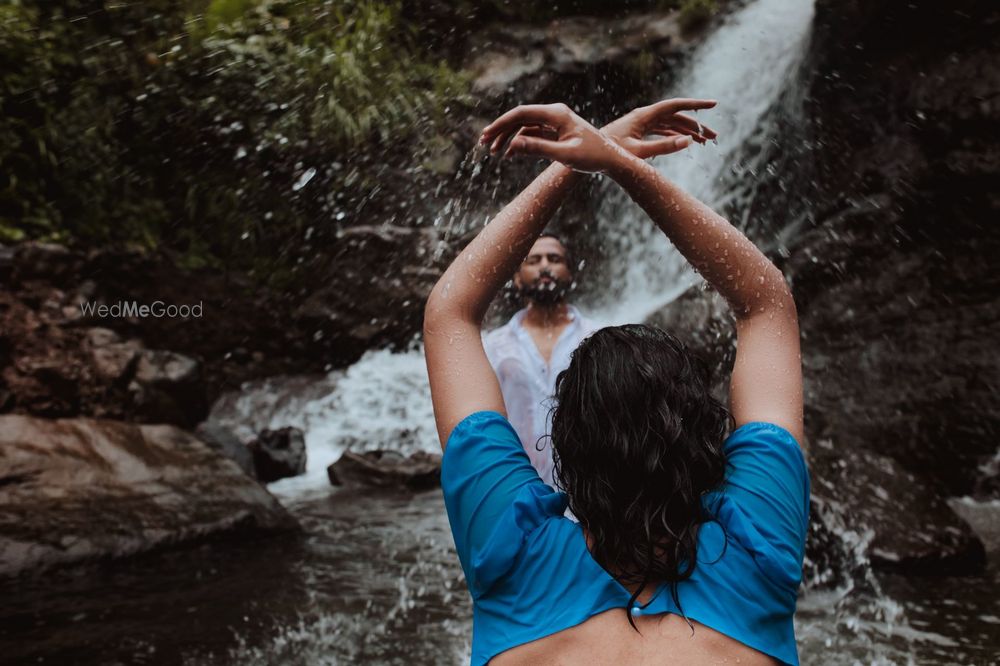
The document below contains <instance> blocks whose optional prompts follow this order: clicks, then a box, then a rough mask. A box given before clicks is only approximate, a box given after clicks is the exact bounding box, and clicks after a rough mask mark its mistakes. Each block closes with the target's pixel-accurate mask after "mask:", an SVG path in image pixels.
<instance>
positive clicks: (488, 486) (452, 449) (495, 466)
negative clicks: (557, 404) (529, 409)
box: [441, 412, 549, 584]
mask: <svg viewBox="0 0 1000 666" xmlns="http://www.w3.org/2000/svg"><path fill="white" fill-rule="evenodd" d="M535 484H537V485H538V486H539V487H540V488H538V489H533V490H541V489H544V490H546V491H548V490H549V488H548V486H546V485H545V484H544V483H543V482H542V480H541V479H540V478H539V477H538V472H536V471H535V468H534V467H532V466H531V462H530V461H529V460H528V455H527V454H526V453H525V452H524V449H523V448H522V447H521V440H520V439H518V437H517V433H516V432H514V428H513V427H511V425H510V422H509V421H507V419H506V418H504V416H503V415H501V414H499V413H497V412H475V413H474V414H470V415H469V416H467V417H466V418H465V419H463V420H462V421H461V422H460V423H459V424H458V425H457V426H455V429H454V430H453V431H452V433H451V436H450V437H449V438H448V443H447V446H446V447H445V451H444V457H443V459H442V461H441V489H442V490H443V492H444V503H445V508H446V509H447V511H448V520H449V522H450V523H451V531H452V535H453V536H454V538H455V548H456V550H457V551H458V557H459V560H461V562H462V569H463V570H464V571H465V577H466V579H467V580H468V581H469V582H470V584H471V583H472V581H473V575H472V567H473V564H474V561H473V557H474V555H475V554H477V553H482V551H483V550H484V549H485V547H486V545H487V542H488V541H489V539H490V537H491V535H492V534H493V533H494V531H495V528H496V527H497V525H498V524H500V523H502V522H504V521H502V520H501V518H502V517H503V514H504V513H505V512H506V511H507V510H508V509H509V508H510V507H511V506H512V505H513V504H514V500H515V499H516V498H517V496H518V495H519V493H520V492H521V490H522V489H525V487H526V486H532V485H535Z"/></svg>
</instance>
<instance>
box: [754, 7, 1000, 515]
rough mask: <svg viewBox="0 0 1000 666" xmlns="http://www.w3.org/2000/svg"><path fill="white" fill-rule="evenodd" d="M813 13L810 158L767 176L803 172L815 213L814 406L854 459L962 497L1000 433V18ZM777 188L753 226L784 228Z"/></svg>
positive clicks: (807, 262)
mask: <svg viewBox="0 0 1000 666" xmlns="http://www.w3.org/2000/svg"><path fill="white" fill-rule="evenodd" d="M816 12H817V13H816V21H815V26H816V29H815V35H814V40H813V44H812V50H813V54H812V58H813V63H814V73H813V75H812V77H811V78H810V79H809V80H808V81H806V82H805V83H806V85H807V90H806V95H805V97H806V100H807V101H806V105H805V108H804V111H805V114H806V118H805V120H803V121H802V122H804V123H805V124H806V125H807V127H806V132H807V133H808V135H809V144H810V145H815V149H813V150H812V151H811V152H809V153H808V154H807V155H805V156H803V158H802V159H801V160H797V161H792V162H791V163H789V164H787V165H770V166H769V170H771V171H776V172H778V173H781V172H783V171H784V172H787V173H795V174H796V175H795V177H794V181H795V185H794V187H788V186H789V185H791V184H792V183H791V181H788V182H786V183H784V186H785V187H786V189H789V190H790V192H791V194H792V197H791V198H792V199H799V200H804V201H808V202H809V203H810V204H811V206H812V207H813V214H812V217H813V220H812V221H811V222H810V223H809V224H807V225H806V228H805V229H804V231H803V233H800V234H798V237H797V239H796V240H795V242H794V243H792V244H791V246H790V247H789V261H788V265H787V267H786V268H787V272H788V273H789V274H790V275H791V277H792V278H793V280H794V287H795V295H796V302H797V303H798V304H799V312H800V319H801V323H802V328H803V334H804V346H803V352H804V354H805V356H804V358H803V360H804V361H805V362H806V364H807V370H808V371H807V385H806V391H807V393H806V398H807V403H810V404H812V405H813V407H814V408H815V409H816V410H818V411H820V412H822V413H824V414H827V415H829V414H833V413H837V412H840V413H842V414H843V417H842V418H840V419H838V420H837V422H836V423H831V424H830V428H831V431H832V432H835V433H836V438H837V441H838V442H839V443H840V445H841V446H842V447H844V448H848V449H850V450H854V449H860V448H863V447H866V446H869V445H870V444H869V443H875V442H877V447H878V453H880V454H883V455H887V456H889V457H891V458H893V459H894V460H896V461H897V462H898V463H899V464H901V465H902V466H903V467H904V468H906V469H907V470H908V471H912V472H914V473H916V474H918V476H920V477H922V478H927V479H930V480H931V481H933V482H935V483H937V484H940V485H941V486H943V487H944V489H945V492H946V493H947V494H951V495H964V494H967V493H970V492H973V491H974V489H975V485H976V483H977V479H978V471H977V468H978V466H979V464H980V463H981V461H982V460H983V459H984V458H987V457H988V456H991V455H993V454H994V452H995V451H996V433H997V432H1000V409H998V399H997V392H996V386H997V385H998V384H1000V364H998V363H997V360H996V349H995V346H996V345H995V342H994V341H995V340H997V339H1000V289H998V285H1000V283H998V277H997V276H998V272H997V270H996V257H997V255H998V253H1000V227H998V225H997V224H996V223H995V221H996V220H997V219H998V217H1000V198H998V197H997V196H996V194H995V193H996V192H997V191H998V188H1000V179H998V174H1000V104H997V102H996V98H995V91H996V90H997V89H998V88H1000V68H997V67H996V62H997V60H998V59H1000V45H998V42H997V41H996V39H995V37H996V35H995V32H996V30H995V27H996V25H997V22H998V21H1000V7H998V6H997V5H995V4H990V3H976V2H971V1H965V0H962V1H961V2H957V3H948V4H942V3H939V2H933V1H930V0H917V1H915V2H908V3H902V4H901V3H895V2H891V1H889V0H879V1H872V2H863V3H862V2H847V3H844V2H834V1H833V0H820V1H819V2H817V5H816ZM915 43H920V44H927V45H928V48H927V49H922V50H920V51H919V52H917V51H914V50H913V49H910V48H908V47H907V45H908V44H915ZM772 167H774V168H772ZM758 186H760V183H758ZM780 189H781V188H780V187H772V188H770V189H768V187H767V186H766V185H765V186H764V187H762V195H761V197H760V203H759V204H758V208H760V209H761V210H752V211H750V212H749V213H747V214H746V215H747V217H749V218H758V217H766V216H769V215H770V216H773V215H774V212H772V211H770V210H768V208H769V206H770V205H771V204H770V203H769V202H775V203H774V204H773V205H776V206H779V207H780V208H779V209H778V211H777V213H778V214H782V215H783V214H784V209H785V208H786V206H785V203H784V202H783V201H782V200H781V198H780V196H777V191H778V190H780ZM772 193H775V196H771V194H772Z"/></svg>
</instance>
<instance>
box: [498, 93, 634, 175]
mask: <svg viewBox="0 0 1000 666" xmlns="http://www.w3.org/2000/svg"><path fill="white" fill-rule="evenodd" d="M509 137H513V138H511V139H510V145H509V146H508V147H507V152H506V153H505V154H504V156H505V157H507V156H510V155H532V156H535V157H543V158H546V159H550V160H554V161H556V162H561V163H562V164H565V165H566V166H568V167H570V168H571V169H574V170H576V171H585V172H595V171H606V170H608V169H609V168H611V166H612V165H613V164H614V163H615V161H616V160H618V159H621V158H622V157H623V156H625V157H629V156H628V155H627V153H625V151H624V150H623V149H622V148H621V146H619V144H618V143H617V142H615V141H614V140H613V139H611V137H609V136H607V135H605V134H602V133H601V131H600V130H598V129H597V128H596V127H594V126H593V125H591V124H590V123H588V122H587V121H586V120H584V119H583V118H581V117H580V116H578V115H576V113H574V112H573V110H572V109H571V108H569V107H568V106H566V105H565V104H528V105H525V106H519V107H517V108H515V109H511V110H510V111H508V112H507V113H505V114H503V115H502V116H500V117H499V118H497V119H496V120H494V121H493V122H492V123H490V124H489V125H488V126H487V127H486V128H485V129H484V130H483V134H482V136H481V137H480V139H479V143H480V144H483V145H490V146H491V150H492V151H493V152H496V151H497V150H499V148H500V147H501V146H503V144H504V143H505V142H506V141H507V139H508V138H509Z"/></svg>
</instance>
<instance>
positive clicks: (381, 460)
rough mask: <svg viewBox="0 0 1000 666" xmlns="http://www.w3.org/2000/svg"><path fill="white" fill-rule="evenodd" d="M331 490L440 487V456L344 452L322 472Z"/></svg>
mask: <svg viewBox="0 0 1000 666" xmlns="http://www.w3.org/2000/svg"><path fill="white" fill-rule="evenodd" d="M326 473H327V476H328V477H329V479H330V483H331V484H332V485H335V486H379V487H395V488H409V489H410V490H423V489H425V488H434V487H436V486H438V485H440V483H441V456H439V455H437V454H434V453H427V452H425V451H417V452H415V453H413V454H411V455H409V456H404V455H403V454H401V453H398V452H396V451H365V452H364V453H355V452H353V451H345V452H344V455H342V456H341V457H340V459H339V460H337V462H335V463H333V464H332V465H330V466H329V467H328V468H327V469H326Z"/></svg>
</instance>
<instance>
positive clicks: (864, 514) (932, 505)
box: [810, 440, 986, 575]
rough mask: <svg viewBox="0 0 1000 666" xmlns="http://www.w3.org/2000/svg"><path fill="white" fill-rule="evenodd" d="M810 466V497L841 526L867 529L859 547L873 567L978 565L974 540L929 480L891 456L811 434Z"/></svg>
mask: <svg viewBox="0 0 1000 666" xmlns="http://www.w3.org/2000/svg"><path fill="white" fill-rule="evenodd" d="M810 467H811V473H812V477H813V494H814V496H815V497H816V500H815V501H817V502H819V503H820V504H824V505H827V506H829V507H830V508H832V509H833V510H835V511H839V512H840V513H841V514H842V516H843V520H844V525H845V527H847V528H848V529H851V530H854V531H855V532H859V533H864V532H867V531H869V530H870V531H871V537H870V541H868V542H867V544H866V548H865V554H866V555H867V557H868V559H869V560H870V562H871V563H872V565H873V566H875V567H877V568H880V569H885V570H890V571H899V572H902V573H917V574H936V575H947V574H966V573H970V572H974V571H978V570H980V569H982V567H983V566H984V565H985V563H986V555H985V551H984V549H983V544H982V542H981V541H980V540H979V538H978V537H977V536H976V534H975V533H974V532H973V531H972V529H971V528H970V527H969V525H968V524H967V523H966V522H965V521H964V520H963V519H962V518H960V517H959V515H958V514H956V513H955V512H954V511H953V510H952V508H951V507H950V506H949V505H948V504H947V503H946V501H945V500H944V499H942V498H941V496H940V495H939V494H938V493H937V492H934V489H933V484H932V483H931V482H929V481H928V480H927V479H921V478H919V477H917V476H916V475H915V474H913V473H911V472H907V471H906V470H905V469H903V468H902V466H900V465H899V463H897V462H895V461H894V460H892V459H891V458H888V457H886V456H882V455H878V454H877V453H872V452H870V451H863V450H853V451H852V450H847V451H839V450H837V447H836V445H835V444H834V443H833V442H831V441H830V440H819V441H818V446H815V447H813V454H812V455H811V456H810Z"/></svg>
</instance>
